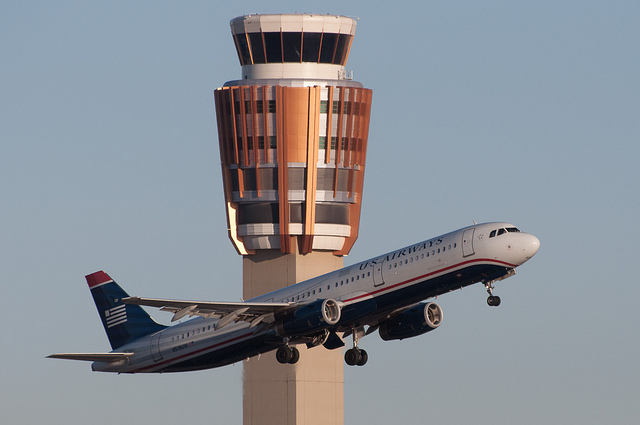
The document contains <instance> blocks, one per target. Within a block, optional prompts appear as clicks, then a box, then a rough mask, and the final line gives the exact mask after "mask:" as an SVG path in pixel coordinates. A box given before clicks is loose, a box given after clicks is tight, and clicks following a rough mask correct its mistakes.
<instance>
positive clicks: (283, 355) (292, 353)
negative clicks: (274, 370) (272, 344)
mask: <svg viewBox="0 0 640 425" xmlns="http://www.w3.org/2000/svg"><path fill="white" fill-rule="evenodd" d="M276 360H278V363H282V364H287V363H288V364H295V363H297V362H298V360H300V351H298V349H297V348H296V347H289V345H283V346H282V347H279V348H278V350H276Z"/></svg>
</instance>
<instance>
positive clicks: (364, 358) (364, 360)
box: [356, 350, 369, 366]
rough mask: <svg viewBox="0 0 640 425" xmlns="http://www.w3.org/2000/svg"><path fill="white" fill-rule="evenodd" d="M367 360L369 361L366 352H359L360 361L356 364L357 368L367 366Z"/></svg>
mask: <svg viewBox="0 0 640 425" xmlns="http://www.w3.org/2000/svg"><path fill="white" fill-rule="evenodd" d="M367 360H369V355H368V354H367V352H366V351H364V350H360V361H359V362H358V363H356V364H357V365H358V366H364V365H366V364H367Z"/></svg>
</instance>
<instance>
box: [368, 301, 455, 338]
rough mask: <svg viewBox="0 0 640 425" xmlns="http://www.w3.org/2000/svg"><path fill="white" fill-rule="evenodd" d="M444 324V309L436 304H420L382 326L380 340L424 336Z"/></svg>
mask: <svg viewBox="0 0 640 425" xmlns="http://www.w3.org/2000/svg"><path fill="white" fill-rule="evenodd" d="M441 323H442V309H441V308H440V306H439V305H438V304H436V303H420V304H418V305H416V306H414V307H411V308H410V309H408V310H405V311H403V312H402V313H400V314H398V315H396V316H393V317H392V318H390V319H389V320H387V321H385V322H383V323H382V324H381V325H380V329H379V333H380V338H382V339H383V340H385V341H391V340H394V339H405V338H411V337H414V336H418V335H422V334H424V333H427V332H429V331H432V330H434V329H436V328H437V327H438V326H440V324H441Z"/></svg>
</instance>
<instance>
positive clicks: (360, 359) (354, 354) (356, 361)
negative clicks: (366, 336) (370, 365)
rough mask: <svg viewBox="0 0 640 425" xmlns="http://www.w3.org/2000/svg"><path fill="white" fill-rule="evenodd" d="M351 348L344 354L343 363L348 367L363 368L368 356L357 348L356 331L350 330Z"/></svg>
mask: <svg viewBox="0 0 640 425" xmlns="http://www.w3.org/2000/svg"><path fill="white" fill-rule="evenodd" d="M351 332H352V335H353V348H350V349H348V350H347V351H346V352H345V353H344V361H345V363H346V364H348V365H349V366H364V365H365V364H366V363H367V360H369V355H368V354H367V352H366V351H365V350H361V349H359V348H358V329H355V328H354V329H352V331H351Z"/></svg>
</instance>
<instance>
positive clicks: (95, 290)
mask: <svg viewBox="0 0 640 425" xmlns="http://www.w3.org/2000/svg"><path fill="white" fill-rule="evenodd" d="M86 279H87V283H88V284H89V289H90V290H91V295H92V296H93V300H94V301H95V303H96V307H97V309H98V313H99V314H100V319H101V320H102V325H103V326H104V330H105V331H106V332H107V337H108V338H109V342H110V343H111V348H112V349H113V350H116V349H118V348H119V347H122V346H123V345H125V344H127V343H129V342H131V341H133V340H135V339H138V338H141V337H143V336H146V335H149V334H152V333H155V332H158V331H161V330H162V329H165V328H166V326H164V325H161V324H159V323H157V322H156V321H154V320H153V319H152V318H151V316H149V314H147V312H146V311H144V310H143V309H142V307H140V306H137V305H132V304H125V303H123V302H122V299H123V298H126V297H128V296H129V294H127V293H126V292H125V291H124V289H122V288H121V287H120V285H118V284H117V283H116V282H115V281H114V280H113V279H111V277H109V275H108V274H106V273H105V272H103V271H98V272H95V273H92V274H90V275H88V276H86Z"/></svg>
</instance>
